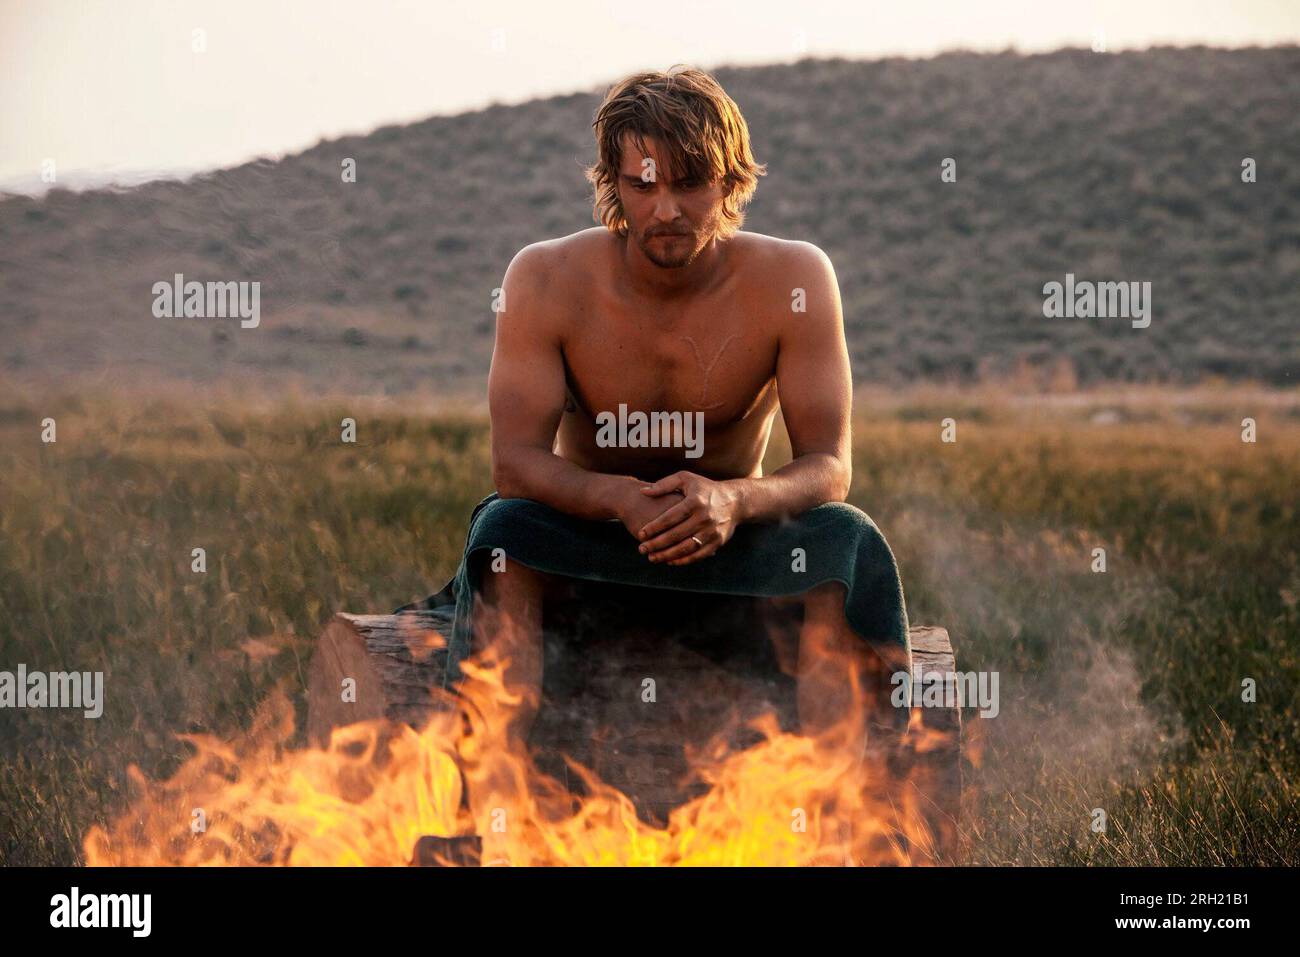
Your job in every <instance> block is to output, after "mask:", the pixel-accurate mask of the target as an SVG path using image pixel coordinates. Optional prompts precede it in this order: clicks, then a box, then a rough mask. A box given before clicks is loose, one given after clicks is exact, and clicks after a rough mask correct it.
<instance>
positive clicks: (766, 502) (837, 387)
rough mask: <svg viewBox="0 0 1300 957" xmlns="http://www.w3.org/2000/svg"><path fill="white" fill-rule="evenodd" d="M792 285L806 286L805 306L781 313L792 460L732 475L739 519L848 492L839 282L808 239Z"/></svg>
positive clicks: (780, 385)
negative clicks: (761, 472)
mask: <svg viewBox="0 0 1300 957" xmlns="http://www.w3.org/2000/svg"><path fill="white" fill-rule="evenodd" d="M797 250H798V251H797V253H796V257H797V258H796V262H795V265H794V268H793V269H792V270H791V271H790V273H789V275H790V276H791V281H790V286H791V290H788V291H786V292H785V295H786V297H787V301H788V299H789V296H790V295H791V292H792V290H793V289H794V288H795V287H799V288H802V289H804V290H805V291H806V294H807V307H808V311H807V312H802V313H791V314H790V315H789V316H788V317H784V318H785V319H786V322H785V323H784V324H783V327H782V332H781V339H780V345H779V351H778V353H777V366H776V379H777V392H778V394H779V396H780V400H781V414H782V416H783V417H784V419H785V425H786V430H787V431H788V432H789V434H790V448H791V453H792V455H793V460H792V461H791V462H790V463H789V464H788V465H785V466H784V467H782V468H780V469H777V470H776V471H775V472H773V473H772V474H771V475H768V476H764V477H762V478H753V479H735V480H732V481H731V482H729V483H728V484H730V485H731V486H732V487H733V488H734V490H735V491H736V492H737V493H738V495H739V506H738V509H739V515H740V521H742V522H747V521H748V522H764V521H775V520H777V519H780V518H781V517H782V516H786V515H798V514H799V513H800V512H804V511H807V510H808V509H810V508H814V507H815V506H817V505H821V504H823V503H825V502H842V501H844V499H845V497H846V496H847V495H848V492H849V482H850V479H851V478H852V474H853V467H852V463H851V459H850V421H849V420H850V415H851V411H852V403H853V381H852V376H851V373H850V371H849V352H848V347H847V345H846V344H845V341H844V317H843V314H842V312H841V307H840V291H839V284H838V283H837V282H836V280H835V269H834V267H833V266H832V265H831V261H830V259H829V258H828V257H827V256H826V254H825V253H823V252H822V251H821V250H820V249H818V248H817V247H815V246H812V245H811V244H808V243H801V244H799V246H798V247H797Z"/></svg>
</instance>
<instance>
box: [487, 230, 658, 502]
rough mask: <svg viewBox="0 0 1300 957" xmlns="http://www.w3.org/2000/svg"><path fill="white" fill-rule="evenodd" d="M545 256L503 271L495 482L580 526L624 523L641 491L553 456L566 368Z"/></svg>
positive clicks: (532, 254) (493, 404)
mask: <svg viewBox="0 0 1300 957" xmlns="http://www.w3.org/2000/svg"><path fill="white" fill-rule="evenodd" d="M549 255H551V254H549V253H548V251H547V250H546V249H545V248H544V247H542V246H538V245H533V246H527V247H525V248H524V249H522V250H520V252H519V253H518V254H517V255H516V256H515V258H514V260H513V261H512V262H511V263H510V268H509V269H508V270H506V278H505V281H504V283H503V285H502V288H503V289H504V291H505V309H504V311H502V312H499V313H497V331H496V344H495V346H494V348H493V351H492V368H491V371H490V372H489V373H488V411H489V414H490V416H491V419H492V479H493V483H494V484H495V485H496V489H497V493H498V494H499V495H500V496H501V497H502V498H528V499H532V500H533V501H536V502H541V503H542V504H544V505H549V506H551V507H552V508H554V509H557V510H558V511H561V512H564V513H566V514H569V515H573V516H576V517H578V518H586V519H597V520H599V519H611V518H621V517H622V513H623V510H624V509H623V506H624V504H625V503H626V501H627V500H628V499H629V497H631V496H633V495H635V494H636V489H637V488H639V487H640V485H641V484H642V483H640V482H639V481H637V480H636V479H635V478H633V477H631V476H622V475H606V474H603V473H599V472H590V471H588V470H587V469H584V468H582V467H581V466H579V465H575V464H574V463H573V462H570V461H568V460H567V459H563V458H561V457H560V456H558V455H556V454H555V453H554V451H553V450H554V442H555V431H556V428H557V426H558V425H559V421H560V415H561V414H562V413H563V411H564V399H565V382H564V360H563V357H562V355H561V352H560V338H559V333H558V330H557V328H556V324H555V322H554V321H553V318H552V317H553V315H554V313H553V306H554V303H553V301H552V300H553V299H554V298H555V296H556V292H555V285H556V283H555V279H554V276H553V273H552V272H551V269H550V266H549V263H548V256H549Z"/></svg>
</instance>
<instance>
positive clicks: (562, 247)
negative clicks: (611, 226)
mask: <svg viewBox="0 0 1300 957" xmlns="http://www.w3.org/2000/svg"><path fill="white" fill-rule="evenodd" d="M617 242H618V237H616V236H615V235H614V234H613V233H611V232H610V231H609V230H608V229H606V228H605V227H603V226H593V227H591V228H590V229H580V230H578V232H576V233H570V234H569V235H567V236H557V237H555V238H554V239H541V240H538V241H537V242H535V243H529V244H528V245H527V246H525V247H524V248H523V249H521V250H519V252H517V253H515V257H514V259H513V260H512V261H511V263H510V269H511V270H519V271H523V272H527V273H528V274H530V275H533V276H534V277H536V278H540V276H539V274H545V275H548V276H550V277H552V278H554V277H555V275H556V273H557V271H559V272H563V271H564V270H565V268H566V267H569V266H573V265H581V264H589V263H591V262H593V261H594V260H595V257H596V256H598V255H600V254H602V253H606V252H608V251H610V250H612V249H613V247H614V245H615V244H616V243H617Z"/></svg>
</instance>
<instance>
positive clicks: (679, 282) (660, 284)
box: [622, 236, 727, 301]
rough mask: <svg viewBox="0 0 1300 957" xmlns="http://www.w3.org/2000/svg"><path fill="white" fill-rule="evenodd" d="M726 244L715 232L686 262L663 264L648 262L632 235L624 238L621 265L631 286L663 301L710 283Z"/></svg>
mask: <svg viewBox="0 0 1300 957" xmlns="http://www.w3.org/2000/svg"><path fill="white" fill-rule="evenodd" d="M726 255H727V244H726V243H725V242H721V241H719V239H718V237H717V236H714V237H713V238H712V239H710V240H709V241H708V243H706V244H705V246H704V248H703V249H702V250H700V254H699V255H698V256H696V257H695V259H694V260H692V261H691V262H690V263H689V264H688V265H685V266H678V267H676V268H672V269H669V268H665V267H663V266H658V265H656V264H655V263H653V262H651V261H650V260H649V259H648V258H647V257H646V254H645V253H644V252H642V251H641V247H640V246H639V245H637V243H636V242H634V241H633V240H632V239H631V237H624V239H623V256H622V259H623V268H624V275H625V277H626V279H627V284H628V286H629V287H630V288H631V290H632V291H633V292H634V293H636V294H637V295H639V296H642V297H644V298H646V299H661V300H664V301H668V300H672V299H677V298H680V297H682V296H689V295H694V294H697V293H700V292H703V291H705V290H706V289H709V288H710V287H712V286H713V285H714V284H715V283H716V282H717V281H718V279H719V278H720V276H721V273H722V270H723V268H724V266H725V263H726Z"/></svg>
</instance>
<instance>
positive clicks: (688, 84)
mask: <svg viewBox="0 0 1300 957" xmlns="http://www.w3.org/2000/svg"><path fill="white" fill-rule="evenodd" d="M591 125H592V128H593V129H594V130H595V133H596V156H597V159H596V162H595V163H594V164H593V165H591V166H589V167H587V170H586V175H587V180H588V181H589V182H590V183H591V184H592V186H593V187H594V189H595V202H594V209H593V214H592V215H593V218H594V219H595V220H596V222H598V223H602V224H604V226H605V228H606V229H608V230H609V231H610V232H612V233H617V234H618V235H620V236H626V235H627V228H628V227H627V217H626V216H625V215H624V212H623V204H622V202H621V201H620V200H619V198H618V177H619V170H620V168H621V167H622V164H623V135H624V134H625V133H627V134H631V137H632V142H633V143H635V144H636V146H637V148H638V149H640V150H641V152H642V153H643V154H645V153H646V152H647V151H646V144H645V140H644V137H647V136H650V137H653V138H654V139H656V140H657V141H658V142H659V143H660V144H662V145H663V148H664V149H665V150H666V151H667V152H668V154H669V156H670V158H671V159H670V162H671V165H672V169H671V171H670V175H671V176H672V177H673V178H674V179H681V178H689V179H699V180H701V181H702V182H713V181H715V180H721V181H722V183H723V189H724V190H725V194H726V198H725V199H724V200H723V204H722V224H721V226H720V227H719V235H720V236H721V237H722V238H727V237H729V236H732V235H734V234H735V233H736V231H737V230H738V229H740V227H741V224H743V223H744V221H745V216H744V212H743V210H744V208H745V205H746V204H747V203H748V202H749V200H750V198H751V197H753V195H754V189H755V187H757V185H758V177H760V176H762V175H764V174H765V173H766V172H767V168H766V166H765V165H763V164H760V163H756V162H754V155H753V153H751V152H750V148H749V127H748V126H747V125H746V123H745V118H744V117H743V116H742V115H741V113H740V108H739V107H738V106H736V104H735V102H734V101H733V100H732V99H731V97H729V96H727V93H726V91H725V90H723V89H722V86H721V85H720V84H719V83H718V81H717V80H715V79H714V78H713V77H712V76H710V75H709V74H708V73H705V72H704V71H703V70H697V69H694V68H692V67H686V66H682V65H680V64H678V65H676V66H673V67H671V68H669V70H668V72H666V73H660V72H657V71H655V72H649V73H634V74H633V75H631V76H629V77H626V78H625V79H623V80H620V81H619V82H618V83H615V84H614V85H613V86H612V87H610V89H609V92H608V93H606V94H605V99H604V101H603V102H602V103H601V104H600V107H599V109H597V110H596V119H595V121H594V122H593V123H592V124H591Z"/></svg>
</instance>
